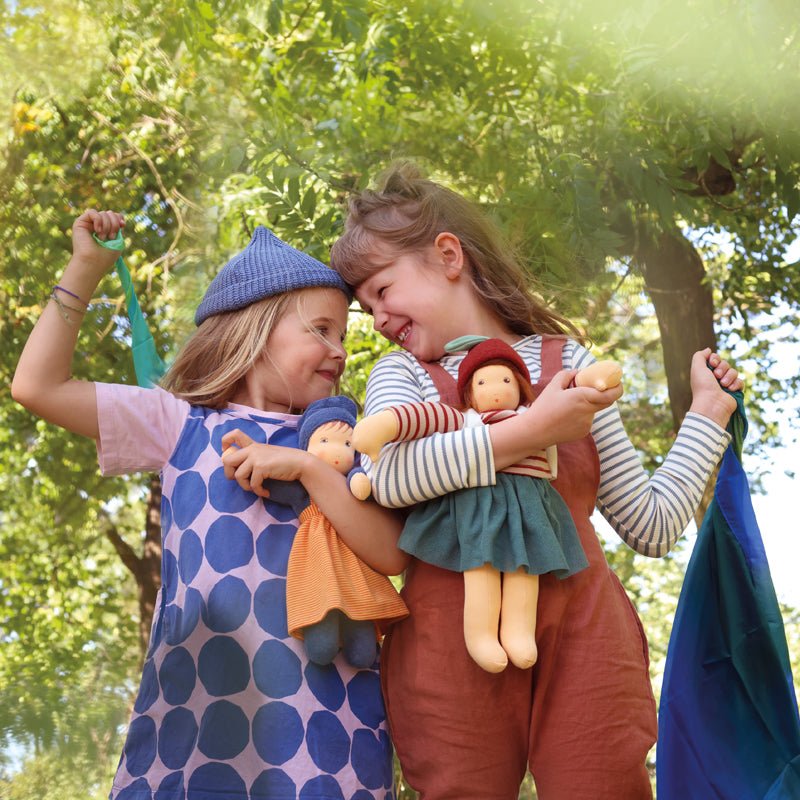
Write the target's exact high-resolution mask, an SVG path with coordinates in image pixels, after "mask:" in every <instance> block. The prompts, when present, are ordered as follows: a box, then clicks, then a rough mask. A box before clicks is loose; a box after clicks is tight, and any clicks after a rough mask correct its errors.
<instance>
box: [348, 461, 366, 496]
mask: <svg viewBox="0 0 800 800" xmlns="http://www.w3.org/2000/svg"><path fill="white" fill-rule="evenodd" d="M347 485H348V486H349V487H350V493H351V494H352V495H353V497H355V498H356V499H357V500H366V499H367V498H368V497H369V496H370V495H371V494H372V486H371V485H370V482H369V478H368V477H367V473H366V472H365V471H364V468H363V467H353V469H351V470H350V472H349V473H348V475H347Z"/></svg>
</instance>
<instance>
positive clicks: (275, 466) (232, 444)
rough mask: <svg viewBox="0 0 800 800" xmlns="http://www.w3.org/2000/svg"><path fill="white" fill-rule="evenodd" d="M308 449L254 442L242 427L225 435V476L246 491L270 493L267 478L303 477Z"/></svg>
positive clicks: (267, 495)
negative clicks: (266, 486) (241, 429)
mask: <svg viewBox="0 0 800 800" xmlns="http://www.w3.org/2000/svg"><path fill="white" fill-rule="evenodd" d="M311 458H314V456H312V455H309V454H308V453H307V452H306V451H305V450H298V449H297V448H295V447H280V446H278V445H272V444H260V443H258V442H254V441H253V440H252V439H251V438H250V437H249V436H248V435H247V434H246V433H243V432H242V431H240V430H239V429H238V428H236V429H235V430H232V431H229V432H228V433H226V434H225V435H224V436H223V437H222V464H223V467H224V468H225V477H226V478H228V479H230V480H235V481H236V482H237V483H238V484H239V486H241V487H242V489H244V490H245V491H246V492H254V493H255V494H257V495H258V496H259V497H269V492H268V491H267V490H266V489H265V488H264V486H263V484H264V481H265V480H266V479H267V478H273V479H275V480H278V481H297V480H300V479H301V476H302V475H303V471H304V469H305V468H306V466H307V465H308V460H309V459H311Z"/></svg>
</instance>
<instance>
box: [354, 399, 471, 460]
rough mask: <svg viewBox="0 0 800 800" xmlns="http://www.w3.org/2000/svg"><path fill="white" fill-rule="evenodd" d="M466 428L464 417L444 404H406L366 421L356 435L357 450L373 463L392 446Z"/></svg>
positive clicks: (368, 418)
mask: <svg viewBox="0 0 800 800" xmlns="http://www.w3.org/2000/svg"><path fill="white" fill-rule="evenodd" d="M463 427H464V415H463V414H462V413H461V412H460V411H458V410H457V409H455V408H453V407H452V406H448V405H445V404H444V403H431V402H420V403H402V404H401V405H397V406H389V408H385V409H383V410H382V411H379V412H378V413H377V414H371V415H369V416H367V417H364V419H362V420H361V421H360V422H358V424H357V425H356V427H355V430H354V431H353V446H354V447H355V448H356V450H358V451H360V452H361V453H364V455H366V456H367V457H368V458H369V459H371V460H372V461H377V460H378V456H379V454H380V451H381V448H382V447H383V446H384V445H386V444H388V443H389V442H410V441H414V440H416V439H424V438H425V437H426V436H430V435H431V434H433V433H450V432H451V431H457V430H461V428H463Z"/></svg>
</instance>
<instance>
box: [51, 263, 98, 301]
mask: <svg viewBox="0 0 800 800" xmlns="http://www.w3.org/2000/svg"><path fill="white" fill-rule="evenodd" d="M108 270H109V266H108V265H107V264H105V263H103V264H100V263H98V262H96V261H94V260H93V259H90V258H85V257H82V256H80V255H73V256H72V258H70V260H69V262H68V263H67V266H66V269H65V270H64V272H63V273H62V275H61V278H60V279H59V280H58V285H59V286H62V287H64V289H67V290H69V291H70V292H73V293H74V294H76V295H78V297H80V298H81V299H82V300H85V301H86V302H87V303H88V301H89V300H90V298H91V296H92V294H94V290H95V289H96V288H97V286H98V284H99V283H100V281H101V280H102V279H103V276H104V275H105V274H106V272H108Z"/></svg>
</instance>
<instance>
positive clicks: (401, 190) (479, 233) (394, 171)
mask: <svg viewBox="0 0 800 800" xmlns="http://www.w3.org/2000/svg"><path fill="white" fill-rule="evenodd" d="M445 231H446V232H448V233H452V234H453V235H454V236H457V237H458V239H459V241H460V242H461V247H462V249H463V251H464V253H465V254H466V256H467V260H468V262H469V267H470V270H469V275H470V278H471V280H472V283H473V285H474V287H475V290H476V292H477V293H478V296H479V297H480V298H481V299H482V300H483V302H484V303H485V304H486V305H487V306H488V307H489V309H490V310H491V311H492V312H493V313H494V314H496V315H497V316H498V317H499V318H500V319H501V320H502V321H503V322H504V323H505V324H506V325H507V327H508V328H509V330H512V331H513V332H514V333H517V334H519V335H520V336H527V335H529V334H532V333H544V334H565V333H566V334H569V335H570V336H572V337H573V338H575V339H577V340H578V341H581V342H584V341H585V337H584V336H583V334H582V333H581V332H580V331H579V330H578V329H577V328H576V327H575V325H573V324H572V323H571V322H570V321H569V320H568V319H566V318H565V317H563V316H561V315H560V314H558V313H557V312H556V311H554V310H553V309H551V308H549V307H548V306H547V305H546V304H545V303H544V302H543V301H542V300H540V299H538V297H537V292H536V284H535V281H534V279H533V277H532V276H531V275H530V274H529V273H527V272H526V271H525V270H524V269H523V268H522V266H521V264H520V263H519V260H518V259H517V258H516V257H515V255H514V253H513V251H512V249H511V247H510V245H508V243H507V242H506V241H505V240H504V238H503V236H502V235H501V233H500V231H499V230H498V229H497V228H496V226H495V225H494V224H493V223H492V221H491V220H490V219H489V218H488V217H487V216H486V215H485V214H484V213H483V212H482V211H481V210H480V209H479V208H477V207H476V206H474V205H473V204H472V203H470V202H469V201H468V200H467V199H466V198H464V197H462V196H461V195H459V194H457V193H456V192H453V191H451V190H450V189H447V188H446V187H444V186H442V185H440V184H438V183H436V182H434V181H431V180H428V179H427V178H425V177H423V176H422V174H421V173H420V171H419V169H418V168H417V167H416V166H415V165H414V164H410V163H408V162H403V163H399V164H396V165H394V166H393V167H390V168H389V170H388V171H387V172H386V173H384V175H383V177H382V179H381V182H380V184H379V187H378V188H377V189H374V190H373V189H365V190H364V191H362V192H360V193H359V194H357V195H355V196H354V197H352V198H351V199H350V201H349V206H348V214H347V219H346V221H345V232H344V234H343V235H342V236H341V238H340V239H339V240H338V241H337V242H335V243H334V245H333V248H332V249H331V266H332V267H333V268H334V269H335V270H336V271H337V272H338V273H339V274H340V275H341V276H342V277H343V278H344V279H345V281H346V282H347V283H348V284H350V285H351V286H355V287H358V286H359V285H360V284H361V283H363V282H364V281H365V280H366V279H367V278H368V277H369V276H370V275H372V274H373V273H375V272H377V271H378V270H380V269H382V268H383V267H385V266H387V260H386V258H385V257H384V258H383V259H382V258H381V257H380V256H379V254H378V247H377V245H378V244H380V243H383V244H386V245H389V247H390V248H392V249H393V250H395V251H396V252H397V253H403V252H415V251H416V252H421V251H423V250H425V248H427V247H429V246H430V245H432V244H433V243H434V241H435V239H436V237H437V236H438V235H439V234H440V233H443V232H445Z"/></svg>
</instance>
